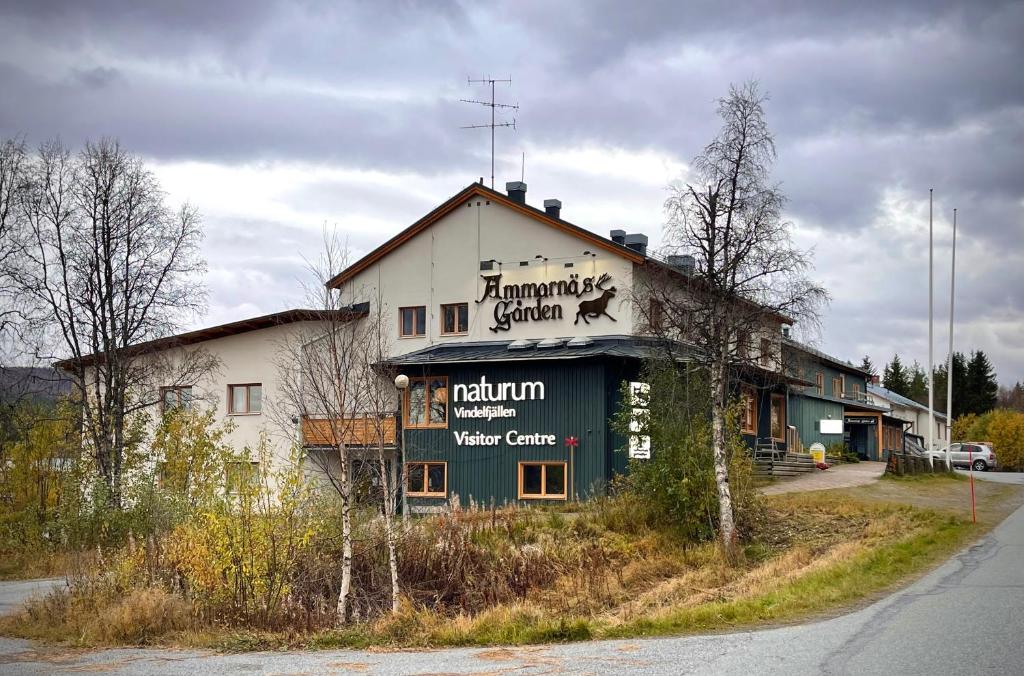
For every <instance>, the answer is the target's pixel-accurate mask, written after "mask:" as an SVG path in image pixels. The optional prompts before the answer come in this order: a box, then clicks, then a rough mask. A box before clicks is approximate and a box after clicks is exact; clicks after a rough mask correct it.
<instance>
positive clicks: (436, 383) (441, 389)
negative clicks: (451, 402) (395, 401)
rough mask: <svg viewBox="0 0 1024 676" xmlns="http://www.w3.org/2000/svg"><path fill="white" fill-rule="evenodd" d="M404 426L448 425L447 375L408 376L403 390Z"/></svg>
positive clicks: (411, 427)
mask: <svg viewBox="0 0 1024 676" xmlns="http://www.w3.org/2000/svg"><path fill="white" fill-rule="evenodd" d="M405 426H406V427H407V428H410V429H415V428H423V427H448V376H432V377H428V378H410V379H409V387H408V388H407V389H406V391H405Z"/></svg>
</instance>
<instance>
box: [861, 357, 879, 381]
mask: <svg viewBox="0 0 1024 676" xmlns="http://www.w3.org/2000/svg"><path fill="white" fill-rule="evenodd" d="M860 368H861V370H862V371H867V372H868V374H870V375H873V376H877V375H878V371H876V370H875V365H874V364H872V363H871V357H869V356H868V355H864V359H863V360H862V361H861V363H860Z"/></svg>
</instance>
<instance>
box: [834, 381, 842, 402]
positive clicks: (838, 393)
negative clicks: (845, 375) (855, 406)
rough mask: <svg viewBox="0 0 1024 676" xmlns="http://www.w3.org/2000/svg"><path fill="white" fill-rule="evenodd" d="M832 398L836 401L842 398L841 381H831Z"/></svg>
mask: <svg viewBox="0 0 1024 676" xmlns="http://www.w3.org/2000/svg"><path fill="white" fill-rule="evenodd" d="M832 396H833V397H835V398H836V399H842V398H843V381H842V380H840V379H839V378H833V379H832Z"/></svg>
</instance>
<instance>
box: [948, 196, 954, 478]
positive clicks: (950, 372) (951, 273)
mask: <svg viewBox="0 0 1024 676" xmlns="http://www.w3.org/2000/svg"><path fill="white" fill-rule="evenodd" d="M955 289H956V209H953V264H952V265H951V266H950V271H949V355H948V356H947V357H946V434H947V435H948V436H949V442H948V443H947V444H946V448H947V449H948V448H949V447H951V446H952V445H953V304H954V298H955V295H954V290H955ZM946 469H947V470H949V471H950V472H952V471H953V461H952V460H950V459H949V453H948V452H947V453H946Z"/></svg>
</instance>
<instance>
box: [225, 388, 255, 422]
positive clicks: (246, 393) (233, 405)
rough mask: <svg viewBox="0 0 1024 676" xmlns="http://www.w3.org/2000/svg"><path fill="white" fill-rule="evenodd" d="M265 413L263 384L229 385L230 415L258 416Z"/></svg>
mask: <svg viewBox="0 0 1024 676" xmlns="http://www.w3.org/2000/svg"><path fill="white" fill-rule="evenodd" d="M262 412H263V384H262V383H245V384H241V385H228V413H229V414H230V415H257V414H259V413H262Z"/></svg>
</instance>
